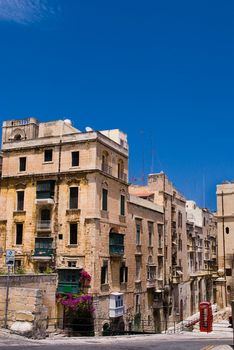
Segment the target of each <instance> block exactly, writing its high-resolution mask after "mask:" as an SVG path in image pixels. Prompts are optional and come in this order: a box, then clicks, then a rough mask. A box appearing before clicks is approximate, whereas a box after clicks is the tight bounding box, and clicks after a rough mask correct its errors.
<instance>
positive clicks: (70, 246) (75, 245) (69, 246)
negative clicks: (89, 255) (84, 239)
mask: <svg viewBox="0 0 234 350" xmlns="http://www.w3.org/2000/svg"><path fill="white" fill-rule="evenodd" d="M78 246H79V244H78V243H77V244H67V247H68V248H76V247H78Z"/></svg>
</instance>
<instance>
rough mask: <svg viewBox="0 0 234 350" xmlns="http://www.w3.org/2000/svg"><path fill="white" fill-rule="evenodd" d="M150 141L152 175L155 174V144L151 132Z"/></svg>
mask: <svg viewBox="0 0 234 350" xmlns="http://www.w3.org/2000/svg"><path fill="white" fill-rule="evenodd" d="M150 141H151V165H150V172H151V174H153V173H154V144H153V134H152V132H151V134H150Z"/></svg>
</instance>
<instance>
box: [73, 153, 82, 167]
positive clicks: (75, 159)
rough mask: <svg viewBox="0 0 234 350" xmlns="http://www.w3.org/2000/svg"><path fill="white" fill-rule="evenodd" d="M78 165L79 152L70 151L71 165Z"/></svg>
mask: <svg viewBox="0 0 234 350" xmlns="http://www.w3.org/2000/svg"><path fill="white" fill-rule="evenodd" d="M79 165H80V152H79V151H72V152H71V166H72V167H76V166H79Z"/></svg>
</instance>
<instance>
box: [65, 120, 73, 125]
mask: <svg viewBox="0 0 234 350" xmlns="http://www.w3.org/2000/svg"><path fill="white" fill-rule="evenodd" d="M64 123H66V124H69V125H72V121H71V120H70V119H64Z"/></svg>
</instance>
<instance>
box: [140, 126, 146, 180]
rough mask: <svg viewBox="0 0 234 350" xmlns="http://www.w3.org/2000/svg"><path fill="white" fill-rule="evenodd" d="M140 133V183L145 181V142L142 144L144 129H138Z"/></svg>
mask: <svg viewBox="0 0 234 350" xmlns="http://www.w3.org/2000/svg"><path fill="white" fill-rule="evenodd" d="M140 134H141V141H142V147H141V150H142V158H141V161H142V164H141V179H142V184H144V182H145V147H144V146H145V144H144V130H140Z"/></svg>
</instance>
